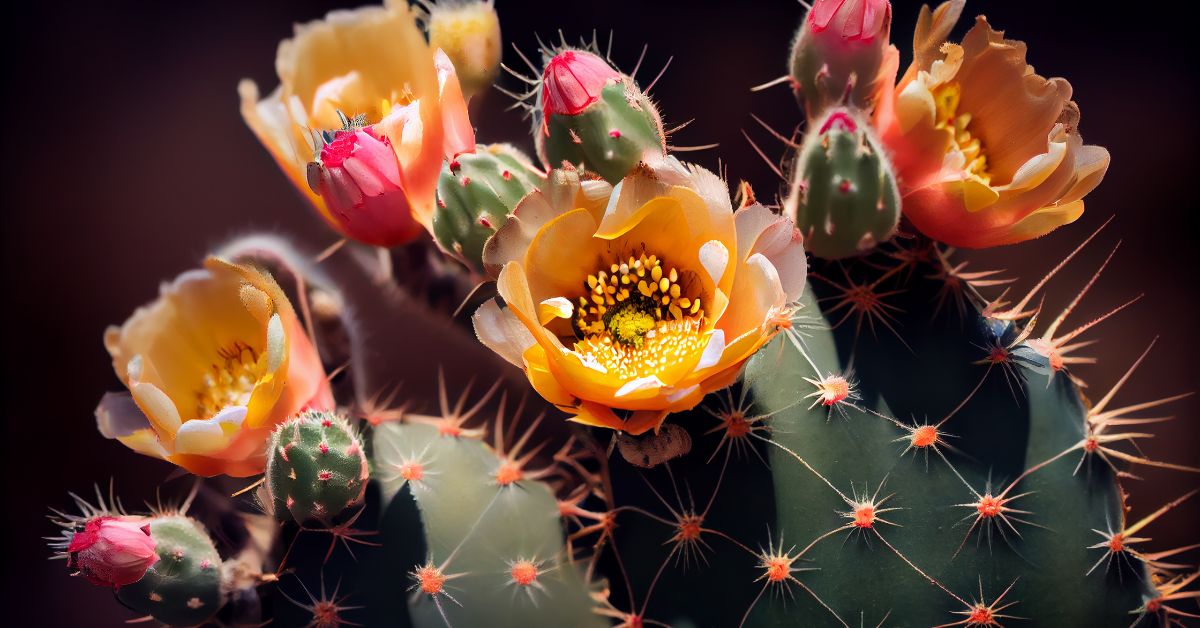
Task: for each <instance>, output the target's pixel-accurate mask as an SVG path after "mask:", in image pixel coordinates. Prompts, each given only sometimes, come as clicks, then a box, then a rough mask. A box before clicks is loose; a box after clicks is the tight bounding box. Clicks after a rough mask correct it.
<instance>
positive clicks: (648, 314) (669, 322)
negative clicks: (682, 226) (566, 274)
mask: <svg viewBox="0 0 1200 628" xmlns="http://www.w3.org/2000/svg"><path fill="white" fill-rule="evenodd" d="M693 283H694V282H692V281H689V280H688V278H687V277H686V276H685V275H683V274H681V273H680V272H679V271H678V270H677V269H675V268H669V267H667V266H664V265H663V263H662V260H659V259H658V257H657V256H655V255H649V256H648V255H646V254H645V253H643V254H641V255H640V256H638V257H636V258H635V257H632V256H631V257H629V258H627V259H625V260H618V262H616V263H612V264H610V265H609V266H608V267H607V268H601V269H599V270H598V271H597V272H596V273H594V274H591V275H588V276H587V278H586V280H585V281H584V282H583V290H584V295H583V296H580V297H579V300H578V302H579V306H578V307H577V308H575V317H574V326H575V330H576V333H577V334H578V335H579V337H580V340H579V341H578V342H576V343H575V349H576V351H578V352H580V353H581V354H583V355H584V356H586V357H587V358H590V359H592V360H594V362H595V363H596V364H598V365H599V366H601V367H603V368H604V369H605V370H606V371H608V372H610V373H615V374H617V375H619V376H620V377H622V378H624V379H627V380H628V379H636V378H639V377H648V376H650V375H655V374H657V373H660V372H662V371H663V370H664V369H666V368H669V367H671V366H672V365H675V364H677V363H678V362H679V361H680V360H681V359H683V358H686V357H687V356H689V355H694V354H695V353H696V352H698V351H702V350H703V349H704V347H705V346H707V341H708V335H709V334H708V333H706V332H705V331H704V329H703V328H704V322H705V318H704V309H703V308H702V307H701V303H702V300H701V297H700V295H699V294H698V292H699V289H698V286H695V285H693Z"/></svg>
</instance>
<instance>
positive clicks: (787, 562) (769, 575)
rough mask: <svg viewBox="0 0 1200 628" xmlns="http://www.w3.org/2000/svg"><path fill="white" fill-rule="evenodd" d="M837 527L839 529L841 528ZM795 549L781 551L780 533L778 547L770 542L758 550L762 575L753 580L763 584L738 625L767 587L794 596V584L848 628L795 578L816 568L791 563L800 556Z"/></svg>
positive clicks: (745, 617)
mask: <svg viewBox="0 0 1200 628" xmlns="http://www.w3.org/2000/svg"><path fill="white" fill-rule="evenodd" d="M838 529H839V530H840V529H841V528H838ZM795 550H796V546H795V545H793V546H792V547H791V548H790V549H788V550H787V551H786V552H785V551H783V536H782V535H780V537H779V546H778V547H772V546H771V545H770V544H768V546H767V549H765V550H762V551H760V552H759V556H758V559H759V563H758V567H759V569H761V570H762V575H760V576H759V577H758V578H755V579H754V581H755V582H762V583H763V586H762V588H761V589H759V591H758V595H757V596H755V598H754V601H753V602H751V603H750V608H747V609H746V613H745V614H744V615H743V616H742V623H741V624H740V625H745V624H746V620H747V619H748V618H749V617H750V612H751V611H753V610H754V607H755V606H756V605H758V601H759V600H760V599H762V596H763V594H764V593H766V591H767V589H770V588H774V589H775V590H776V591H779V592H783V593H787V594H788V596H793V597H794V593H793V592H792V585H796V586H798V587H800V588H801V589H804V591H805V592H806V593H808V594H809V595H810V596H812V598H813V599H814V600H816V601H817V603H818V604H820V605H821V606H822V607H823V608H824V609H825V610H827V611H829V614H830V615H833V616H834V618H835V619H837V620H838V622H839V623H841V624H842V626H844V627H845V628H850V625H849V624H847V623H846V622H845V620H843V619H842V618H841V616H840V615H838V614H837V612H836V611H834V610H833V609H832V608H830V606H829V605H828V604H826V603H825V601H824V600H822V599H821V597H820V596H818V595H817V594H816V592H814V591H813V590H812V589H810V588H809V587H808V585H806V584H804V583H803V582H800V580H799V579H797V578H796V576H795V575H794V574H796V573H798V572H801V571H815V570H816V568H815V567H796V566H795V565H794V564H793V563H795V562H796V560H798V559H799V558H800V556H801V554H793V553H792V552H794V551H795Z"/></svg>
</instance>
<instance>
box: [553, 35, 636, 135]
mask: <svg viewBox="0 0 1200 628" xmlns="http://www.w3.org/2000/svg"><path fill="white" fill-rule="evenodd" d="M619 80H621V73H620V72H617V71H616V70H614V69H613V68H612V67H611V66H609V65H608V64H607V63H605V61H604V59H601V58H600V57H597V56H596V55H594V54H592V53H590V52H584V51H582V50H564V51H563V52H560V53H558V54H557V55H555V57H554V58H553V59H551V60H550V62H549V63H547V64H546V71H545V72H544V73H543V74H542V109H543V113H544V114H545V116H546V117H547V118H548V117H550V115H551V114H556V113H557V114H562V115H568V116H573V115H576V114H579V113H582V112H583V110H584V109H586V108H587V107H588V105H591V104H592V103H594V102H596V101H597V100H599V99H600V90H602V89H604V86H605V85H607V84H608V83H609V81H619Z"/></svg>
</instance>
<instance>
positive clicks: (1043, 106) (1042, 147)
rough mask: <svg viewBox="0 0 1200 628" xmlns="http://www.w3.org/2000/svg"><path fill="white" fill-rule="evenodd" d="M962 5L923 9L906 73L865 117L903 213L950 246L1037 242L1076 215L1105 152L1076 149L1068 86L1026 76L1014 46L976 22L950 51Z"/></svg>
mask: <svg viewBox="0 0 1200 628" xmlns="http://www.w3.org/2000/svg"><path fill="white" fill-rule="evenodd" d="M962 5H963V2H962V0H953V1H951V2H946V3H944V4H942V5H941V6H939V7H938V8H937V9H936V10H933V11H931V10H930V9H929V7H925V8H924V9H923V10H922V12H921V18H920V21H919V23H918V26H917V34H916V38H915V40H914V49H915V51H914V55H913V56H914V61H913V64H912V66H910V67H909V69H908V71H907V72H906V73H905V75H904V77H903V78H901V80H900V81H899V82H898V84H897V85H896V88H895V90H894V92H888V91H885V93H884V94H883V97H882V98H881V99H880V103H879V106H878V108H877V110H876V124H877V126H878V127H879V131H880V137H881V138H882V140H883V142H884V144H885V145H886V146H887V148H888V149H889V150H890V152H891V156H892V161H893V165H894V166H895V169H896V174H897V177H898V180H899V184H900V192H901V195H902V197H903V202H902V204H903V211H904V215H905V216H907V217H908V219H909V220H911V221H912V223H913V224H914V225H915V226H916V227H917V228H918V229H920V230H921V231H922V232H923V233H925V234H926V235H928V236H930V237H932V238H934V239H936V240H940V241H942V242H945V243H947V244H950V245H953V246H958V247H967V248H982V247H991V246H1000V245H1004V244H1012V243H1016V242H1022V241H1024V240H1029V239H1032V238H1036V237H1039V236H1042V235H1045V234H1047V233H1049V232H1050V231H1053V230H1054V229H1056V228H1058V227H1060V226H1062V225H1064V224H1067V223H1070V222H1073V221H1074V220H1075V219H1077V218H1078V217H1079V216H1080V215H1082V214H1083V197H1084V195H1085V194H1087V193H1088V192H1090V191H1091V190H1092V189H1093V188H1095V187H1096V186H1097V185H1099V183H1100V180H1101V179H1102V178H1103V177H1104V173H1105V171H1106V170H1107V169H1108V162H1109V156H1108V151H1106V150H1105V149H1103V148H1101V147H1099V146H1085V145H1084V144H1083V140H1082V139H1081V138H1080V136H1079V107H1078V106H1077V105H1076V104H1075V103H1074V102H1072V101H1071V85H1070V83H1068V82H1067V81H1066V80H1065V79H1062V78H1050V79H1047V78H1044V77H1042V76H1040V75H1038V74H1036V73H1034V71H1033V68H1032V67H1031V66H1030V65H1029V64H1028V63H1026V61H1025V44H1024V43H1022V42H1019V41H1013V40H1009V39H1005V38H1004V34H1003V33H1001V32H999V31H995V30H992V28H991V26H989V25H988V23H987V20H986V19H985V18H984V17H982V16H980V17H979V18H977V19H976V22H975V25H974V26H973V27H972V28H971V30H970V31H969V32H968V33H967V34H966V37H965V38H964V39H963V42H962V44H961V45H960V44H953V43H947V42H946V36H947V35H948V34H949V32H950V30H951V28H953V26H954V23H955V22H956V21H957V19H958V15H959V14H960V13H961V11H962ZM890 63H892V65H893V72H894V71H895V70H894V68H895V66H896V64H897V61H896V57H895V56H894V55H893V56H892V57H891V59H890Z"/></svg>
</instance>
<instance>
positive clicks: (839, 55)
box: [790, 0, 892, 118]
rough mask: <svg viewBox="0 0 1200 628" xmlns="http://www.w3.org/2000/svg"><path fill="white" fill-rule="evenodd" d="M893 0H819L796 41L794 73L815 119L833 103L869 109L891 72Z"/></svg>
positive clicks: (804, 99)
mask: <svg viewBox="0 0 1200 628" xmlns="http://www.w3.org/2000/svg"><path fill="white" fill-rule="evenodd" d="M891 25H892V5H891V3H890V2H888V0H815V1H814V2H813V4H812V9H810V10H809V12H808V14H807V15H806V16H805V18H804V22H803V23H802V24H801V25H800V30H799V32H798V33H797V34H796V40H795V43H794V44H792V56H791V65H790V74H791V77H792V80H793V84H794V85H795V87H796V90H797V96H799V97H800V99H801V101H802V102H803V103H804V106H805V109H806V110H807V112H808V115H809V117H810V118H816V117H818V116H822V115H824V113H825V110H826V109H827V108H829V107H834V106H839V105H854V106H856V107H859V108H861V109H864V110H868V111H869V110H870V109H871V108H872V107H873V106H874V103H875V100H876V98H877V97H878V95H879V93H880V91H881V90H882V88H883V86H884V85H886V84H888V83H887V80H888V79H890V78H891V77H890V76H887V75H886V74H884V73H883V70H884V69H885V67H886V63H885V60H886V59H887V58H888V56H889V53H890V51H891V45H890V43H889V36H890V32H891Z"/></svg>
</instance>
